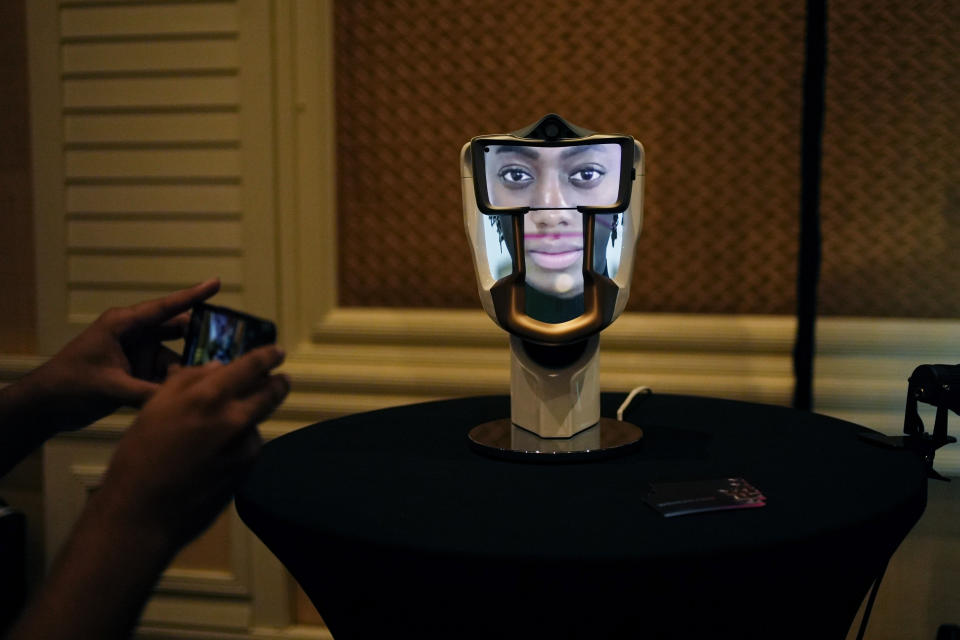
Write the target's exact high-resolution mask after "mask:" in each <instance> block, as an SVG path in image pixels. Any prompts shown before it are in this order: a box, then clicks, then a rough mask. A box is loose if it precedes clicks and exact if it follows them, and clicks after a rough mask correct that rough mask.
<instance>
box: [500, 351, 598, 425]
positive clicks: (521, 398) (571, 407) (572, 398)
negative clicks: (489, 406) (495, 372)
mask: <svg viewBox="0 0 960 640" xmlns="http://www.w3.org/2000/svg"><path fill="white" fill-rule="evenodd" d="M599 345H600V338H599V336H598V335H593V336H591V337H589V338H587V339H585V340H582V341H580V342H575V343H573V344H568V345H541V344H537V343H533V342H529V341H526V340H523V339H521V338H518V337H516V336H510V419H511V422H512V423H513V424H515V425H517V426H519V427H522V428H523V429H526V430H527V431H530V432H532V433H534V434H536V435H537V436H539V437H541V438H569V437H572V436H574V435H576V434H577V433H580V432H581V431H583V430H585V429H589V428H590V427H592V426H594V425H595V424H597V423H598V422H599V421H600V376H599V370H598V369H599V368H598V357H597V353H598V347H599Z"/></svg>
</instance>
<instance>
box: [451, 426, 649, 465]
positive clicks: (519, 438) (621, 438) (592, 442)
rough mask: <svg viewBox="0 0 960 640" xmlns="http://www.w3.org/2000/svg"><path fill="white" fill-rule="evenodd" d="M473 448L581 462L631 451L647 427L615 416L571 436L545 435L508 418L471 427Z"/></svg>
mask: <svg viewBox="0 0 960 640" xmlns="http://www.w3.org/2000/svg"><path fill="white" fill-rule="evenodd" d="M469 437H470V447H471V448H472V449H473V450H474V451H476V452H478V453H482V454H484V455H488V456H491V457H494V458H501V459H504V460H516V461H524V462H530V461H537V462H578V461H582V460H590V459H596V458H608V457H612V456H618V455H622V454H625V453H630V452H631V451H634V450H636V449H637V448H638V447H639V446H640V445H641V444H642V441H643V429H641V428H640V427H638V426H636V425H633V424H630V423H629V422H622V421H619V420H614V419H612V418H600V422H598V423H597V424H595V425H593V426H592V427H590V428H589V429H585V430H583V431H581V432H579V433H577V434H576V435H573V436H571V437H569V438H541V437H540V436H538V435H537V434H535V433H533V432H532V431H527V430H526V429H524V428H523V427H518V426H517V425H515V424H513V423H512V422H510V420H508V419H506V418H504V419H501V420H494V421H492V422H485V423H483V424H481V425H477V426H476V427H474V428H473V429H471V430H470V434H469Z"/></svg>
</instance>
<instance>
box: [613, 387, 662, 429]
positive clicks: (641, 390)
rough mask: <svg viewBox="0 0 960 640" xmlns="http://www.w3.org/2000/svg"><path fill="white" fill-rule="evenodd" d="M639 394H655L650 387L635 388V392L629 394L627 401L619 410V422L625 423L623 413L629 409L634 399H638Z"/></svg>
mask: <svg viewBox="0 0 960 640" xmlns="http://www.w3.org/2000/svg"><path fill="white" fill-rule="evenodd" d="M638 393H647V394H650V393H653V389H651V388H650V387H635V388H634V389H633V391H631V392H630V393H629V394H627V399H626V400H624V401H623V404H621V405H620V408H619V409H617V420H618V421H619V422H623V412H624V411H625V410H626V408H627V407H629V406H630V403H631V402H633V399H634V398H636V397H637V394H638Z"/></svg>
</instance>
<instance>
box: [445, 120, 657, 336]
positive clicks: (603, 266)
mask: <svg viewBox="0 0 960 640" xmlns="http://www.w3.org/2000/svg"><path fill="white" fill-rule="evenodd" d="M460 167H461V168H460V171H461V178H462V180H461V182H462V185H463V220H464V225H465V226H466V231H467V236H468V238H469V240H470V245H471V248H472V250H473V260H474V270H475V272H476V275H477V285H478V288H479V291H480V300H481V302H482V304H483V308H484V309H485V310H486V312H487V314H489V315H490V317H491V318H492V319H493V320H494V321H495V322H497V324H499V325H500V326H501V327H502V328H503V329H505V330H507V331H508V332H510V333H511V334H513V335H515V336H517V337H518V338H521V339H523V340H525V341H530V342H534V343H539V344H544V345H564V344H571V343H574V342H579V341H582V340H583V339H585V338H588V337H590V336H592V335H594V334H596V333H598V332H600V331H601V330H602V329H604V328H605V327H606V326H608V325H609V324H610V323H611V322H613V321H614V320H615V319H616V318H617V317H618V316H619V315H620V313H621V312H622V311H623V309H624V307H625V306H626V304H627V298H628V297H629V294H630V280H631V277H632V274H633V258H634V248H635V246H636V242H637V238H638V237H639V235H640V228H641V225H642V222H643V176H644V169H643V147H642V146H641V145H640V143H639V142H637V141H636V140H634V139H633V138H632V137H630V136H623V135H605V134H596V133H593V132H591V131H587V130H585V129H582V128H580V127H577V126H575V125H572V124H569V123H568V122H566V121H565V120H564V119H563V118H561V117H560V116H558V115H555V114H549V115H546V116H544V117H543V118H541V119H540V120H539V121H538V122H536V123H534V124H532V125H530V126H528V127H525V128H523V129H521V130H519V131H515V132H513V133H510V134H499V135H484V136H478V137H476V138H474V139H473V140H471V141H470V142H468V143H467V144H465V145H464V146H463V149H462V151H461V154H460Z"/></svg>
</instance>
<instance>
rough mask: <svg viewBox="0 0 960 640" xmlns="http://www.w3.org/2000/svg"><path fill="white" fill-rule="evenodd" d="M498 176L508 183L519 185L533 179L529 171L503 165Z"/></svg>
mask: <svg viewBox="0 0 960 640" xmlns="http://www.w3.org/2000/svg"><path fill="white" fill-rule="evenodd" d="M499 176H500V179H501V180H503V181H504V182H505V183H507V184H509V185H521V184H524V183H526V182H530V181H531V180H533V176H532V175H530V173H529V172H527V171H526V170H524V169H521V168H519V167H504V168H503V169H501V170H500V173H499Z"/></svg>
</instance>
